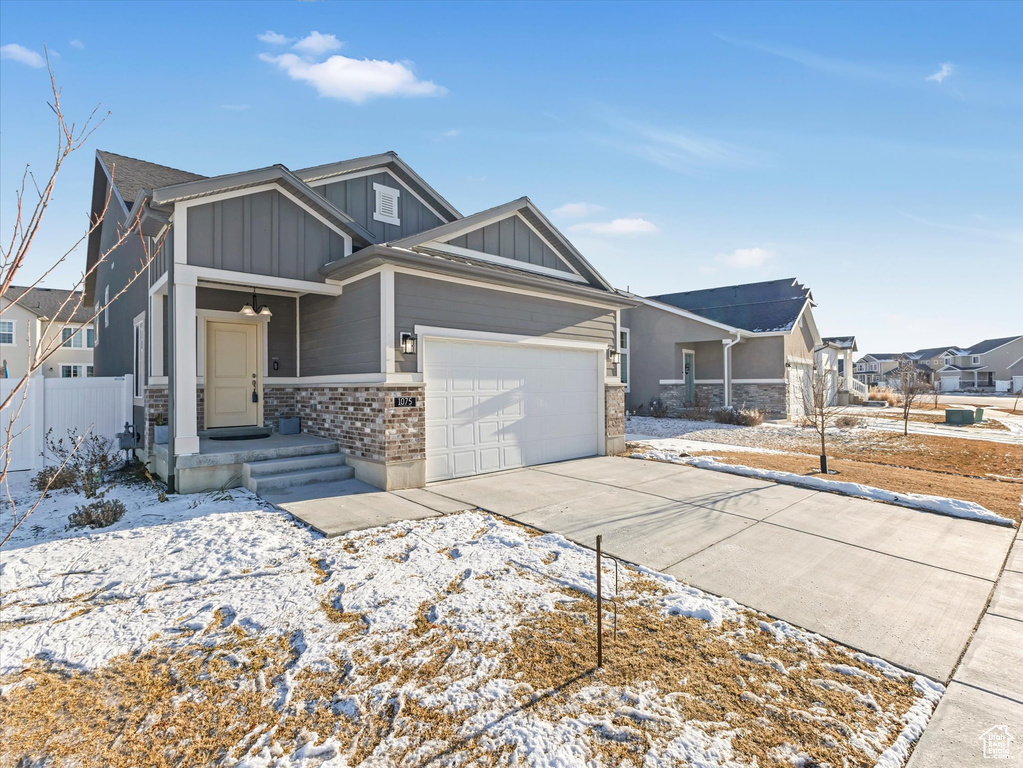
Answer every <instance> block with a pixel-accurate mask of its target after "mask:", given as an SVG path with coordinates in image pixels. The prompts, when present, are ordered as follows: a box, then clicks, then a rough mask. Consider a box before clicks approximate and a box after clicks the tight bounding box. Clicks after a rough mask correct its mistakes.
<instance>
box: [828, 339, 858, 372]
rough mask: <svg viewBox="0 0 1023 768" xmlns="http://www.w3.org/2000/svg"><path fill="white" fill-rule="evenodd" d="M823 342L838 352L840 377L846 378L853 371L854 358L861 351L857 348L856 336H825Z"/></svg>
mask: <svg viewBox="0 0 1023 768" xmlns="http://www.w3.org/2000/svg"><path fill="white" fill-rule="evenodd" d="M821 342H822V343H824V344H828V345H830V346H831V347H833V348H834V349H836V350H838V352H839V354H838V375H839V376H845V375H846V374H847V373H848V372H849V371H851V370H852V367H853V363H852V356H853V353H854V352H857V351H859V350H858V349H857V347H856V337H855V336H825V337H823V338H822V339H821Z"/></svg>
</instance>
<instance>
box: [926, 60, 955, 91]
mask: <svg viewBox="0 0 1023 768" xmlns="http://www.w3.org/2000/svg"><path fill="white" fill-rule="evenodd" d="M954 71H955V67H953V66H952V64H951V62H948V61H946V62H945V63H944V64H942V65H941V66H940V67H939V68H938V71H937V72H935V73H934V74H933V75H928V76H927V79H928V80H933V81H934V82H936V83H938V85H941V83H943V82H944V81H945V78H946V77H948V76H949V75H951V74H952V73H953V72H954Z"/></svg>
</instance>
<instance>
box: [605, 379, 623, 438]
mask: <svg viewBox="0 0 1023 768" xmlns="http://www.w3.org/2000/svg"><path fill="white" fill-rule="evenodd" d="M624 435H625V385H624V384H607V385H605V386H604V436H605V437H606V438H612V437H622V436H624ZM607 445H608V446H610V441H608V443H607Z"/></svg>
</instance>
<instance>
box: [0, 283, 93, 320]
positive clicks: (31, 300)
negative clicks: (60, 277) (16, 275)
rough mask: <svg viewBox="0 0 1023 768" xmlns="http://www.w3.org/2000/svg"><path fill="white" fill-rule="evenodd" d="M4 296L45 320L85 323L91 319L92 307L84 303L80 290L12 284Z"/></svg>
mask: <svg viewBox="0 0 1023 768" xmlns="http://www.w3.org/2000/svg"><path fill="white" fill-rule="evenodd" d="M4 298H5V299H7V300H9V301H10V302H11V303H12V304H17V305H18V306H19V307H21V308H22V309H25V310H28V311H29V312H31V313H32V314H34V315H37V316H39V317H41V318H43V319H45V320H56V321H57V322H59V323H63V322H72V323H87V322H89V320H91V319H92V308H91V307H89V306H86V304H85V303H84V301H83V299H82V292H81V291H69V290H67V289H66V288H38V287H37V288H29V287H27V286H23V285H12V286H10V287H9V288H8V289H7V292H6V293H5V294H4Z"/></svg>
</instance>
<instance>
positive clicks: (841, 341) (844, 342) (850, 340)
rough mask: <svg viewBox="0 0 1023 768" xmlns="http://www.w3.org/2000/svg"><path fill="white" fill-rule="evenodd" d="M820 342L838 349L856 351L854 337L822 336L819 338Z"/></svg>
mask: <svg viewBox="0 0 1023 768" xmlns="http://www.w3.org/2000/svg"><path fill="white" fill-rule="evenodd" d="M821 342H822V343H824V344H830V345H832V346H834V347H838V348H839V349H851V350H852V351H853V352H855V351H856V337H855V336H823V337H821Z"/></svg>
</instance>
